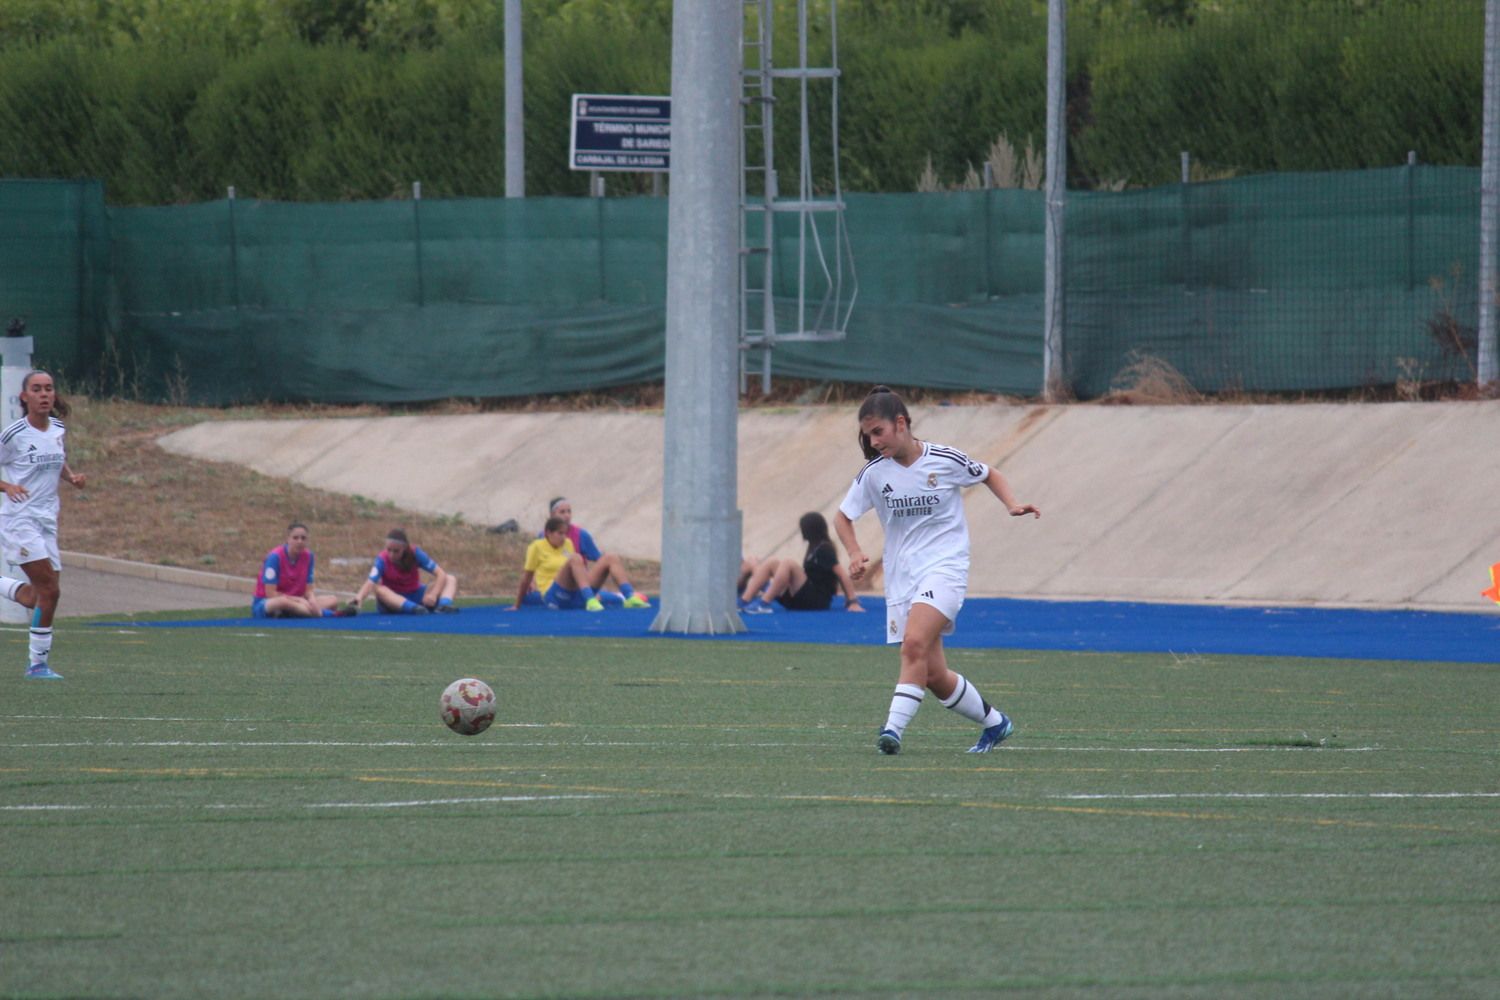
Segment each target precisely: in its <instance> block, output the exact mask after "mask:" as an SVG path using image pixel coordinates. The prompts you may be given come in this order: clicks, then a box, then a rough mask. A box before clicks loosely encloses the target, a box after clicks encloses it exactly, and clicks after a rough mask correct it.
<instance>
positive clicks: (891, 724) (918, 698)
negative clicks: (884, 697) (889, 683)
mask: <svg viewBox="0 0 1500 1000" xmlns="http://www.w3.org/2000/svg"><path fill="white" fill-rule="evenodd" d="M926 696H927V691H926V690H925V689H924V688H921V687H919V686H917V685H916V684H897V685H896V693H895V694H893V695H891V711H890V713H889V714H888V715H887V716H886V717H885V728H887V729H889V730H890V731H891V732H893V733H895V734H896V735H897V736H900V735H901V734H902V733H904V732H906V727H907V725H909V724H910V723H911V720H912V716H914V715H916V714H917V709H919V708H921V707H922V699H923V698H924V697H926Z"/></svg>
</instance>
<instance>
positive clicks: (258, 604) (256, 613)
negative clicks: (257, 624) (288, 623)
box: [250, 597, 270, 618]
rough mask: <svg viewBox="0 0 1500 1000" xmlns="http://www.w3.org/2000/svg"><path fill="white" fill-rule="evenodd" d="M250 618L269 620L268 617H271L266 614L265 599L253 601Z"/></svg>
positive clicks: (258, 598) (260, 598)
mask: <svg viewBox="0 0 1500 1000" xmlns="http://www.w3.org/2000/svg"><path fill="white" fill-rule="evenodd" d="M250 617H251V618H268V617H270V616H269V615H267V614H266V599H265V598H264V597H257V598H256V599H255V600H253V601H251V602H250Z"/></svg>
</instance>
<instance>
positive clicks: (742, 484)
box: [162, 402, 1500, 611]
mask: <svg viewBox="0 0 1500 1000" xmlns="http://www.w3.org/2000/svg"><path fill="white" fill-rule="evenodd" d="M913 422H914V429H915V431H916V433H917V435H918V436H919V437H922V438H925V439H928V440H932V441H936V442H939V443H942V444H948V445H952V446H954V447H957V448H961V449H963V450H965V451H967V452H969V453H970V454H971V455H973V456H974V457H976V458H980V459H983V460H984V461H986V462H990V463H992V464H996V465H998V466H999V467H1000V468H1001V469H1002V471H1004V472H1005V474H1006V475H1007V477H1009V479H1010V480H1011V483H1012V484H1013V486H1014V487H1015V489H1016V492H1017V494H1018V495H1019V496H1020V498H1021V499H1023V500H1026V501H1030V502H1033V503H1036V504H1037V505H1039V506H1040V507H1041V508H1042V510H1043V517H1042V518H1041V519H1040V520H1033V519H1031V518H1025V519H1014V518H1010V517H1008V516H1007V515H1006V514H1005V512H1004V511H1002V510H1001V509H1000V507H999V506H998V504H996V503H995V501H994V499H993V498H992V497H991V496H990V495H989V494H988V492H987V491H984V490H971V491H970V492H969V494H968V495H967V499H966V502H967V504H968V510H969V518H970V527H971V530H972V533H973V553H974V556H973V559H974V565H973V570H972V573H971V581H970V582H971V592H972V593H974V594H976V595H979V594H984V595H1017V596H1034V597H1049V598H1064V597H1080V598H1121V599H1146V600H1185V601H1213V602H1222V603H1308V602H1312V603H1326V604H1342V605H1355V606H1361V605H1363V606H1371V607H1416V608H1431V609H1467V610H1476V611H1478V610H1484V609H1485V608H1486V607H1493V605H1488V604H1487V602H1485V601H1483V600H1482V599H1481V598H1480V597H1479V596H1478V594H1479V591H1480V590H1481V589H1482V588H1483V587H1484V586H1486V585H1487V583H1488V576H1487V571H1488V567H1489V566H1490V564H1491V563H1494V562H1500V522H1497V521H1496V520H1495V519H1493V518H1492V517H1490V516H1488V515H1489V509H1488V504H1487V501H1490V500H1491V498H1493V497H1495V496H1497V495H1500V463H1497V462H1496V461H1494V460H1492V459H1491V458H1490V457H1489V453H1490V449H1492V448H1493V447H1494V444H1495V443H1496V442H1500V403H1493V402H1483V403H1445V404H1383V405H1341V404H1308V405H1288V406H1194V407H1102V406H1068V407H1051V408H1048V407H1023V406H999V405H997V406H982V407H946V406H943V407H919V408H915V409H914V410H913ZM854 432H855V424H854V417H853V412H852V409H851V408H849V407H840V408H838V409H828V408H814V407H808V408H788V409H785V410H775V411H767V410H751V411H745V412H743V413H742V414H741V418H740V434H739V456H738V459H739V489H740V507H741V509H742V511H743V512H744V519H745V523H744V538H745V551H746V552H747V553H753V554H756V555H762V556H765V555H783V556H785V555H793V556H795V555H800V552H801V548H802V546H801V542H800V539H799V538H798V537H797V529H796V522H797V518H798V517H799V516H800V515H801V514H802V513H803V512H804V511H808V510H817V511H821V512H823V513H824V514H825V515H827V516H831V515H832V513H833V511H834V510H835V509H836V508H837V506H838V504H839V501H840V500H841V499H842V498H843V495H844V492H845V490H846V489H847V488H848V485H849V482H850V479H851V478H852V476H853V475H854V473H855V472H857V471H858V470H859V468H860V466H861V465H862V464H863V461H862V459H861V458H860V455H859V452H858V448H857V446H856V444H855V438H854ZM662 437H663V435H662V417H661V415H660V414H659V413H611V412H590V413H527V414H485V415H472V416H417V417H383V418H358V419H334V420H319V421H299V420H289V421H284V420H276V421H243V422H211V423H203V424H199V425H196V426H194V427H190V428H186V429H184V430H181V431H177V432H175V433H173V434H171V435H168V436H167V437H165V438H163V439H162V445H163V447H166V448H167V449H169V450H171V451H175V452H178V453H181V454H186V455H192V456H195V457H200V458H209V459H214V460H217V461H231V462H238V463H241V464H244V465H247V466H250V467H252V468H254V469H257V470H258V471H260V472H263V473H266V474H267V475H273V476H285V477H289V478H292V479H296V480H298V481H300V482H303V483H306V484H308V485H310V486H316V487H321V488H324V489H330V490H336V491H339V492H344V493H356V494H361V495H363V496H366V497H370V498H371V499H375V500H381V501H387V500H388V501H391V502H393V503H396V504H399V505H401V506H404V507H410V508H414V509H417V510H421V511H425V512H429V513H434V514H461V515H462V516H463V517H464V518H465V519H466V520H468V521H470V522H474V523H480V524H496V523H499V522H501V521H504V520H506V519H508V518H515V519H516V520H518V521H519V522H520V523H521V525H522V527H523V529H524V530H526V531H528V532H534V531H535V530H536V529H537V528H539V527H540V525H541V522H542V520H543V519H544V518H545V516H546V509H547V501H548V500H549V499H550V498H552V497H554V496H558V495H566V496H567V497H569V498H570V499H571V500H572V501H573V507H574V511H575V516H576V517H577V519H578V521H579V523H581V524H583V525H585V526H586V527H588V528H589V529H590V530H591V531H593V532H594V533H595V535H596V537H597V538H598V539H599V540H600V544H601V545H603V546H604V547H605V548H606V549H610V550H613V551H618V552H621V553H624V554H626V555H631V556H638V557H642V558H653V559H654V558H659V557H660V546H661V475H662ZM857 527H858V530H859V533H860V539H861V544H863V545H864V546H865V548H866V549H867V550H868V551H870V552H871V553H872V554H874V553H878V552H879V548H880V530H879V527H878V525H877V524H876V523H875V521H874V519H873V518H872V517H866V518H864V519H862V520H861V521H860V522H859V524H858V525H857Z"/></svg>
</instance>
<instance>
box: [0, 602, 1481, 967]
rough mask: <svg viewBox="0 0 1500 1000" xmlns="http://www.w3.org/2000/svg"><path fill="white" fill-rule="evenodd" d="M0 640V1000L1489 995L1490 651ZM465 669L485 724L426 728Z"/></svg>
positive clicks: (95, 636) (344, 638)
mask: <svg viewBox="0 0 1500 1000" xmlns="http://www.w3.org/2000/svg"><path fill="white" fill-rule="evenodd" d="M24 646H25V633H24V632H23V631H16V630H11V631H5V632H0V660H3V661H4V662H8V663H10V664H12V665H13V667H12V668H6V669H5V670H3V671H0V843H3V845H4V848H3V852H0V995H3V996H7V997H12V996H14V997H104V996H143V997H205V996H212V997H339V996H358V997H489V996H537V997H554V996H557V997H561V996H586V997H606V996H608V997H617V996H679V997H701V996H814V995H836V996H926V995H942V996H987V995H994V994H995V993H997V992H1001V991H1005V990H1015V991H1017V992H1022V993H1026V994H1028V995H1037V996H1071V995H1095V996H1106V995H1107V996H1139V997H1158V996H1204V997H1208V996H1214V997H1218V996H1324V995H1326V996H1348V995H1360V996H1414V995H1416V996H1451V995H1476V996H1477V995H1495V994H1496V993H1500V956H1497V954H1496V942H1497V941H1500V797H1497V795H1500V766H1497V765H1500V740H1497V734H1500V723H1497V722H1496V718H1495V708H1496V706H1497V705H1500V669H1497V668H1495V667H1493V666H1472V665H1445V664H1430V663H1424V664H1412V663H1388V662H1380V663H1371V662H1350V661H1326V660H1292V659H1262V658H1251V657H1228V656H1223V657H1220V656H1193V657H1186V658H1184V657H1180V656H1173V655H1171V654H1165V655H1148V654H1142V655H1110V654H1080V653H1067V652H1044V653H1042V652H1016V651H1008V650H990V651H971V650H964V651H952V652H950V662H951V663H952V665H953V666H954V668H955V669H957V670H960V671H962V672H963V673H965V674H966V675H967V676H968V677H969V678H970V679H971V680H972V681H973V682H974V683H976V684H977V685H979V687H980V689H981V691H982V692H983V693H984V694H985V695H986V697H988V698H989V700H991V701H992V702H994V703H996V704H997V705H999V706H1000V707H1002V708H1003V709H1005V710H1006V711H1007V712H1009V713H1011V714H1012V715H1013V716H1014V718H1015V720H1016V724H1017V735H1016V736H1015V737H1014V738H1013V739H1012V740H1011V741H1010V742H1009V743H1007V744H1005V745H1004V746H1003V747H1002V748H1001V749H1000V750H999V751H997V752H995V753H992V754H989V755H983V756H981V755H970V754H966V753H964V750H965V749H966V748H967V747H968V746H969V745H970V744H971V743H972V742H973V738H974V736H975V735H976V727H974V726H973V725H972V724H970V723H967V722H965V721H963V720H962V719H959V718H958V717H956V716H954V715H953V714H952V713H950V712H947V711H945V710H944V709H943V708H942V707H941V706H939V705H938V704H937V703H936V701H935V700H934V699H932V698H929V699H928V701H927V703H926V704H925V705H924V706H923V708H922V710H921V712H920V713H919V714H918V716H917V719H916V721H915V722H914V723H913V725H912V727H911V728H910V729H909V730H908V732H907V740H906V746H905V749H904V751H903V753H902V754H901V755H900V756H897V757H889V758H887V757H881V756H879V755H878V754H876V752H875V751H874V749H873V738H874V735H875V732H876V730H877V729H878V728H879V726H880V723H881V722H882V721H883V720H884V716H885V710H886V706H887V704H888V702H889V697H890V692H891V688H892V686H893V684H894V682H895V672H896V661H895V653H894V652H893V651H892V650H890V649H887V648H884V647H879V646H871V647H868V648H850V647H832V646H826V647H823V646H797V645H777V644H771V643H738V642H721V641H713V642H701V641H684V640H650V641H645V640H636V641H628V640H576V641H573V640H554V639H488V638H475V637H462V636H440V637H427V636H412V635H400V636H385V635H371V634H367V633H354V632H331V631H330V632H326V633H324V632H314V631H290V630H289V631H282V632H278V631H276V630H275V629H274V628H268V629H266V630H265V631H259V632H257V631H250V630H242V629H170V630H167V629H155V628H135V629H117V628H109V627H100V626H93V625H85V624H81V623H68V622H65V623H63V624H62V625H61V626H60V627H59V629H58V633H57V642H56V648H55V652H54V654H53V655H54V665H55V666H56V668H57V669H58V670H59V671H60V672H62V673H63V674H65V675H66V677H67V680H65V681H63V682H60V683H48V682H35V681H25V680H23V679H22V677H21V668H22V665H23V661H24V658H25V653H24ZM462 676H476V677H480V678H482V679H484V680H486V681H488V682H489V683H490V684H492V685H493V686H494V687H495V690H496V693H497V694H498V696H499V700H500V705H501V710H500V717H499V721H498V722H497V724H496V725H495V726H494V728H492V729H491V730H489V731H488V732H486V733H484V734H482V735H479V736H476V737H471V738H464V737H459V736H455V735H453V734H451V733H449V732H448V731H447V730H446V729H444V728H443V727H442V725H441V724H440V723H439V721H438V713H437V700H438V695H439V694H440V693H441V691H442V689H443V688H444V686H445V685H446V684H447V683H448V682H449V681H451V680H453V679H455V678H458V677H462Z"/></svg>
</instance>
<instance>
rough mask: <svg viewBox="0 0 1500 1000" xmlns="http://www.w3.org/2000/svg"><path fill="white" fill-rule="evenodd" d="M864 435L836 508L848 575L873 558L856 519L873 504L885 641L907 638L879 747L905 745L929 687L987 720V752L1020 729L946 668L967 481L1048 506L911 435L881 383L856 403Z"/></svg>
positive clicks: (962, 568)
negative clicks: (859, 463) (881, 548)
mask: <svg viewBox="0 0 1500 1000" xmlns="http://www.w3.org/2000/svg"><path fill="white" fill-rule="evenodd" d="M859 441H860V446H861V448H863V450H864V453H865V457H866V458H868V459H869V460H870V461H869V462H868V463H867V464H866V465H865V467H864V468H863V469H861V470H860V471H859V475H857V476H855V477H854V482H853V484H852V485H851V486H850V487H849V492H848V494H847V495H846V496H845V497H844V502H843V503H842V504H840V505H839V510H838V513H837V514H835V515H834V526H835V528H836V530H837V531H838V536H839V541H841V542H843V543H844V549H845V550H846V551H847V552H848V553H849V575H850V576H852V577H853V578H854V579H856V580H858V579H860V578H862V577H863V576H864V573H865V569H866V567H867V566H868V565H869V562H870V557H869V556H867V555H865V553H864V551H863V550H862V549H861V548H860V546H859V541H858V540H857V539H856V538H855V535H854V519H855V518H857V517H859V516H860V515H861V514H863V513H865V512H866V511H868V510H870V509H872V508H873V509H874V510H875V511H876V512H877V513H878V515H879V517H880V523H881V526H882V527H884V528H885V555H884V557H883V558H884V567H885V606H886V630H885V631H886V642H887V643H888V644H889V643H898V642H899V643H900V644H901V676H900V679H899V681H898V683H897V684H896V692H895V694H894V695H893V696H892V697H891V707H890V712H889V713H888V714H887V716H886V722H885V726H884V727H883V728H882V729H881V730H880V734H879V735H878V736H877V737H876V738H875V747H876V749H878V750H879V751H880V752H881V753H884V754H894V753H900V752H901V737H902V734H903V733H905V731H906V726H907V724H908V723H910V722H911V720H912V717H913V716H915V715H916V714H917V709H918V708H920V707H921V706H922V699H923V698H924V697H925V696H926V693H927V692H928V691H929V690H930V691H931V692H932V693H933V694H935V695H937V697H938V699H939V701H941V702H942V705H943V707H944V708H949V709H952V710H953V711H955V712H957V713H958V714H959V715H962V716H963V717H964V718H966V719H970V720H972V721H974V722H977V723H978V724H979V725H980V726H981V727H982V732H981V733H980V735H979V741H978V742H977V743H975V744H974V746H972V747H970V748H969V752H970V753H988V752H989V751H990V750H992V749H994V748H995V746H996V745H998V744H999V743H1001V742H1002V741H1004V740H1005V739H1006V737H1008V736H1010V734H1011V733H1012V732H1014V730H1015V727H1014V725H1013V724H1012V723H1011V720H1010V719H1009V718H1008V717H1007V716H1006V715H1005V713H1004V712H1001V711H1000V710H999V709H997V708H995V707H993V706H992V705H990V703H989V702H987V701H985V700H984V698H983V697H982V696H981V695H980V693H979V691H978V689H977V688H975V687H974V685H972V684H970V683H969V682H968V680H967V679H965V678H964V676H963V675H962V674H959V673H955V672H954V671H952V670H950V669H948V658H947V657H946V656H945V655H944V653H943V636H945V635H952V634H953V622H954V620H955V619H956V618H957V617H958V609H959V608H961V607H963V603H964V595H965V593H966V592H967V591H968V588H969V524H968V521H967V520H965V518H964V507H963V494H962V490H963V489H964V487H967V486H973V485H976V484H978V483H983V484H984V485H985V486H986V487H988V488H989V490H990V492H991V493H993V494H995V497H996V499H998V500H999V501H1000V502H1001V503H1002V504H1004V505H1005V509H1006V510H1007V511H1009V512H1010V515H1011V516H1012V517H1021V516H1023V515H1026V514H1032V515H1034V516H1036V517H1041V516H1042V512H1041V511H1040V510H1038V509H1037V508H1036V507H1035V506H1033V505H1031V504H1029V503H1028V504H1023V503H1018V502H1017V501H1016V498H1015V496H1014V495H1013V494H1012V493H1011V490H1010V485H1009V484H1008V483H1007V482H1006V481H1005V477H1004V476H1002V475H1001V474H1000V472H999V470H997V469H992V468H990V467H989V466H987V465H985V464H984V463H983V462H978V461H975V460H974V459H971V458H970V457H969V456H967V455H965V454H964V453H963V452H961V451H958V450H956V449H954V448H948V447H944V446H943V445H939V444H933V443H932V442H930V441H921V440H918V439H917V438H916V437H914V436H913V435H912V432H911V414H910V413H908V412H907V410H906V404H905V403H903V402H902V401H901V397H900V396H898V395H896V394H895V393H894V392H892V391H891V390H890V389H889V388H887V387H886V386H883V385H877V386H876V387H875V388H874V389H872V390H870V394H869V395H868V396H866V397H865V401H864V403H862V404H861V405H860V408H859Z"/></svg>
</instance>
